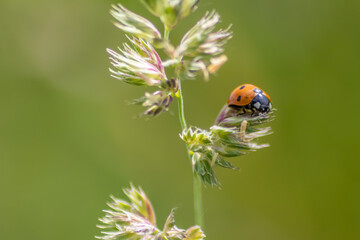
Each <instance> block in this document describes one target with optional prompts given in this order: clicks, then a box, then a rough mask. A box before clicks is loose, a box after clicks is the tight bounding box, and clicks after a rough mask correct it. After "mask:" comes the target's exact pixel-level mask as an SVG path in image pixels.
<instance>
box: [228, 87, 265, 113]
mask: <svg viewBox="0 0 360 240" xmlns="http://www.w3.org/2000/svg"><path fill="white" fill-rule="evenodd" d="M227 104H228V106H229V107H231V108H234V109H242V110H243V113H242V114H246V112H247V110H251V112H252V114H255V112H258V113H267V112H270V110H271V108H272V105H271V99H270V97H269V95H268V94H267V93H266V92H264V91H263V90H262V89H260V88H258V87H257V86H255V85H252V84H243V85H240V86H238V87H237V88H235V89H234V90H233V91H232V93H231V95H230V97H229V99H228V101H227Z"/></svg>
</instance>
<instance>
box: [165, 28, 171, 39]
mask: <svg viewBox="0 0 360 240" xmlns="http://www.w3.org/2000/svg"><path fill="white" fill-rule="evenodd" d="M169 36H170V30H169V29H168V28H167V27H166V26H164V39H165V40H169Z"/></svg>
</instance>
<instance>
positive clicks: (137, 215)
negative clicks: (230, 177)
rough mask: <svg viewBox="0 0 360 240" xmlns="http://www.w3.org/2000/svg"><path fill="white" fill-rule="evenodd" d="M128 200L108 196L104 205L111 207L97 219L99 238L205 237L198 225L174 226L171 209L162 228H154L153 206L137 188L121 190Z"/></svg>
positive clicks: (181, 239)
mask: <svg viewBox="0 0 360 240" xmlns="http://www.w3.org/2000/svg"><path fill="white" fill-rule="evenodd" d="M124 193H125V195H126V196H127V197H128V199H129V200H130V201H129V202H127V201H123V200H121V199H117V198H115V197H113V196H112V197H111V198H112V202H111V203H109V204H108V206H109V207H110V208H111V210H105V211H104V212H105V217H103V218H100V219H99V220H100V222H101V223H102V225H98V227H99V228H100V229H102V232H101V233H102V234H103V235H102V236H97V237H96V238H98V239H103V240H120V239H130V240H166V239H169V240H185V239H187V240H198V239H203V238H205V235H204V233H203V232H202V230H201V229H200V227H198V226H193V227H191V228H189V229H187V230H184V229H180V228H178V227H177V226H176V225H175V218H174V211H173V210H172V211H171V213H170V215H169V217H168V219H167V221H166V223H165V225H164V228H163V230H160V229H158V228H157V227H156V220H155V213H154V209H153V207H152V205H151V203H150V200H149V199H148V197H147V196H146V195H145V193H144V192H143V190H142V189H141V188H135V187H134V186H133V185H131V187H130V188H127V189H124Z"/></svg>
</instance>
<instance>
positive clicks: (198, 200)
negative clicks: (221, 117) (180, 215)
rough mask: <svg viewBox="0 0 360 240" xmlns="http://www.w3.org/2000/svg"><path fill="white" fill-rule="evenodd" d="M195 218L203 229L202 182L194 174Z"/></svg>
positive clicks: (180, 98) (182, 117)
mask: <svg viewBox="0 0 360 240" xmlns="http://www.w3.org/2000/svg"><path fill="white" fill-rule="evenodd" d="M178 80H179V91H178V93H177V95H176V96H177V98H178V103H179V118H180V124H181V127H182V129H183V130H184V129H186V128H187V123H186V120H185V114H184V100H183V95H182V88H181V80H180V79H178ZM187 151H188V156H189V159H190V161H191V156H190V153H189V150H188V149H187ZM193 181H194V217H195V224H196V225H199V226H200V227H203V223H204V221H203V213H202V209H203V208H202V191H201V181H200V178H199V176H198V175H197V174H196V173H195V172H194V178H193Z"/></svg>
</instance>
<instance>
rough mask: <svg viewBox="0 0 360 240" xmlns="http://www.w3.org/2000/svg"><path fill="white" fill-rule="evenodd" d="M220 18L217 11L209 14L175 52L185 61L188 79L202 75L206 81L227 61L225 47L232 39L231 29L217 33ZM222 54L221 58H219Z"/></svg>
mask: <svg viewBox="0 0 360 240" xmlns="http://www.w3.org/2000/svg"><path fill="white" fill-rule="evenodd" d="M219 21H220V16H219V14H217V13H216V12H215V11H212V12H207V13H206V14H205V16H204V17H203V18H202V19H201V20H200V21H198V22H197V23H196V25H195V26H194V27H192V28H191V29H190V30H189V31H188V32H187V33H186V34H185V36H184V37H183V38H182V40H181V43H180V45H179V46H178V47H177V48H176V50H175V52H174V56H175V57H185V58H184V60H183V65H184V75H185V77H186V78H190V79H192V78H195V77H196V76H197V75H198V73H202V74H203V77H204V79H205V80H208V79H209V75H210V74H214V73H215V72H217V70H218V69H219V68H220V67H221V66H222V65H223V64H224V63H225V62H226V61H227V57H226V55H224V54H222V53H223V52H224V45H225V44H226V43H227V42H228V40H229V39H231V38H232V32H231V31H230V27H231V26H229V27H228V28H226V29H224V30H223V29H220V30H218V31H215V28H216V25H217V24H218V23H219ZM220 54H222V55H221V56H219V55H220Z"/></svg>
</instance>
